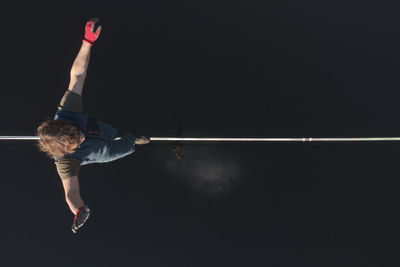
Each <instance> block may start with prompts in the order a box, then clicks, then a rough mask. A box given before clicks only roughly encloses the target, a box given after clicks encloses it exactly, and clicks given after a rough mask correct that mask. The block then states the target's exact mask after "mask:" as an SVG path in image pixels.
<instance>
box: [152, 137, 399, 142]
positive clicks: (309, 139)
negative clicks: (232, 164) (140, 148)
mask: <svg viewBox="0 0 400 267" xmlns="http://www.w3.org/2000/svg"><path fill="white" fill-rule="evenodd" d="M150 141H182V142H185V141H193V142H365V141H372V142H380V141H400V137H351V138H312V137H302V138H180V137H150Z"/></svg>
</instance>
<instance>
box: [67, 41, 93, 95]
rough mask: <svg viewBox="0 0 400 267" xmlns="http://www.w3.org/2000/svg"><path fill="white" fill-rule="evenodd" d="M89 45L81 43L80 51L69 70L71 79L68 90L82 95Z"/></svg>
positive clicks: (88, 57) (87, 64)
mask: <svg viewBox="0 0 400 267" xmlns="http://www.w3.org/2000/svg"><path fill="white" fill-rule="evenodd" d="M90 49H91V45H90V44H88V43H86V42H82V46H81V49H80V50H79V53H78V56H77V57H76V59H75V61H74V64H73V65H72V68H71V73H70V74H71V79H70V82H69V86H68V90H70V91H72V92H74V93H76V94H78V95H82V89H83V84H84V82H85V78H86V73H87V68H88V66H89V59H90Z"/></svg>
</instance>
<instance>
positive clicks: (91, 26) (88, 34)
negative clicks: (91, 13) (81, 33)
mask: <svg viewBox="0 0 400 267" xmlns="http://www.w3.org/2000/svg"><path fill="white" fill-rule="evenodd" d="M99 21H100V20H99V19H96V18H93V19H90V20H89V21H88V22H86V26H85V37H84V38H83V40H82V41H84V42H87V43H88V44H90V45H93V42H94V41H96V40H97V38H99V35H100V32H101V26H98V25H99V24H100V23H99ZM97 26H98V27H97ZM96 27H97V30H96V32H95V31H94V30H95V28H96Z"/></svg>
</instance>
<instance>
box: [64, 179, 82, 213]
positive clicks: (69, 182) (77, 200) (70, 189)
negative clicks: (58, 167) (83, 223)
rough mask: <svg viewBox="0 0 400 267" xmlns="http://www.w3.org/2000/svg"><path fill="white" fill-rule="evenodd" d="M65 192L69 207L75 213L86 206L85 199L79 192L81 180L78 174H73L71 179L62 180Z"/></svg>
mask: <svg viewBox="0 0 400 267" xmlns="http://www.w3.org/2000/svg"><path fill="white" fill-rule="evenodd" d="M62 183H63V186H64V192H65V201H66V202H67V204H68V206H69V209H70V210H71V211H72V213H73V214H76V211H77V210H78V209H79V208H80V207H83V206H84V203H83V200H82V198H81V195H80V192H79V180H78V176H72V177H71V178H69V179H65V180H62Z"/></svg>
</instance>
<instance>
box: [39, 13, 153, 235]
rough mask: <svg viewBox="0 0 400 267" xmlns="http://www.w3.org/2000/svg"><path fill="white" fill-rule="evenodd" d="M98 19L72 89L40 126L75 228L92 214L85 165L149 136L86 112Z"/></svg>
mask: <svg viewBox="0 0 400 267" xmlns="http://www.w3.org/2000/svg"><path fill="white" fill-rule="evenodd" d="M100 32H101V26H99V20H98V19H91V20H89V21H88V22H87V23H86V27H85V37H84V38H83V40H82V46H81V48H80V50H79V53H78V56H77V57H76V59H75V61H74V63H73V65H72V68H71V73H70V75H71V77H70V84H69V86H68V90H67V91H66V92H65V94H64V97H63V98H62V100H61V103H60V105H59V107H58V110H57V112H56V114H55V117H54V120H47V121H46V122H43V123H42V124H41V125H40V126H39V127H38V128H37V134H38V135H39V136H40V140H39V141H38V148H39V150H40V151H42V152H45V153H47V155H48V156H49V157H51V158H52V159H54V161H55V165H56V167H57V172H58V174H59V175H60V177H61V180H62V183H63V187H64V192H65V199H66V202H67V204H68V206H69V208H70V210H71V211H72V212H73V213H74V215H75V217H74V220H73V224H72V231H73V232H74V233H76V231H77V230H78V229H79V228H80V227H82V226H83V224H84V223H85V222H86V220H87V219H88V217H89V215H90V209H89V207H88V205H85V204H84V202H83V200H82V198H81V196H80V192H79V180H78V174H79V169H80V166H81V165H87V164H92V163H104V162H110V161H113V160H116V159H119V158H122V157H125V156H127V155H129V154H132V153H133V152H134V151H135V149H134V146H135V144H140V145H142V144H147V143H149V142H150V140H149V138H147V137H144V136H142V137H139V138H136V137H135V136H134V135H132V134H130V133H125V134H120V133H119V131H118V130H117V129H116V128H114V127H113V126H111V125H110V124H107V123H105V122H102V121H99V120H96V119H94V118H93V117H92V116H90V115H88V114H86V113H84V112H83V105H82V89H83V84H84V81H85V77H86V73H87V68H88V64H89V59H90V50H91V48H92V46H93V43H94V42H95V41H96V40H97V38H98V37H99V34H100Z"/></svg>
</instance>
